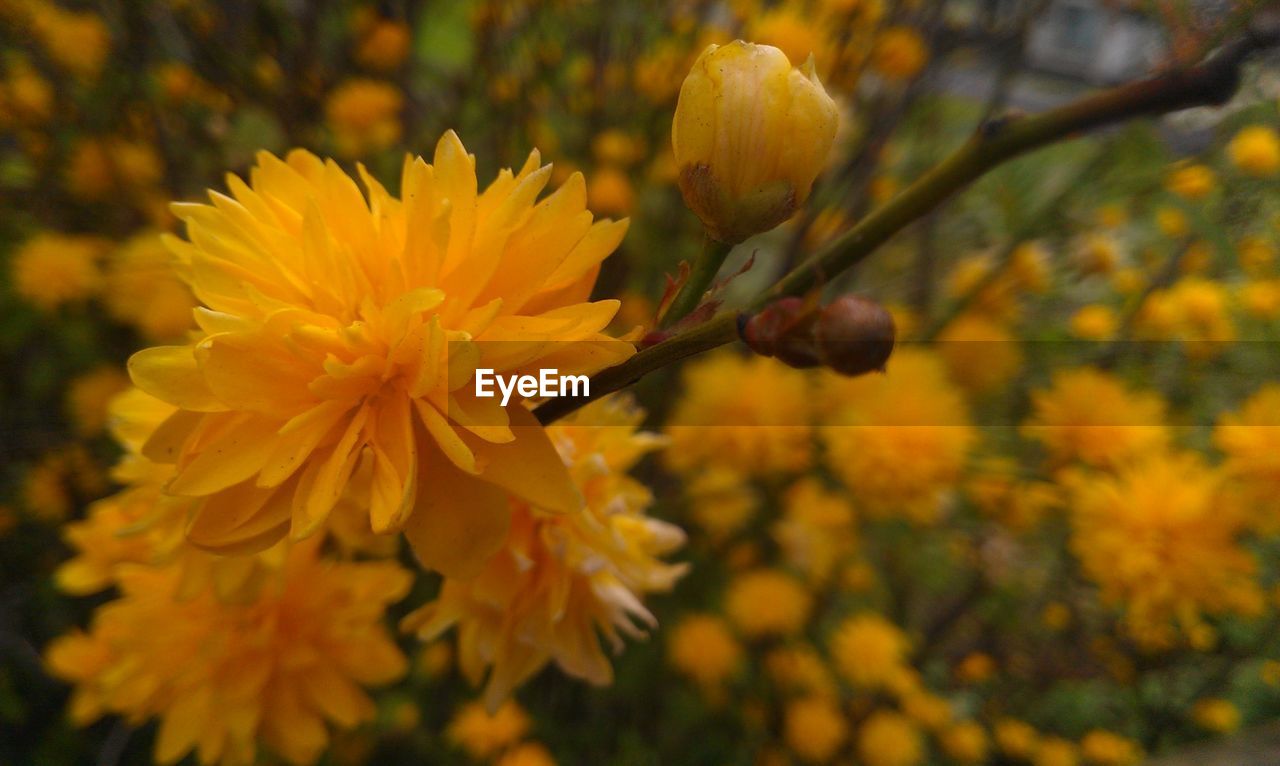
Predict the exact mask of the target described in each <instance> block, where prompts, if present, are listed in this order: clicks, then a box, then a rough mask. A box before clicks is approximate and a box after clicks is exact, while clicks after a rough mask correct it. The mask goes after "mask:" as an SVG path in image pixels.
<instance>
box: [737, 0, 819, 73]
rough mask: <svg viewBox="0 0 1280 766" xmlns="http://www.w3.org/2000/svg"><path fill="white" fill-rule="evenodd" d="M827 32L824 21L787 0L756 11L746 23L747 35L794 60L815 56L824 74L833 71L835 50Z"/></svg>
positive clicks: (815, 62)
mask: <svg viewBox="0 0 1280 766" xmlns="http://www.w3.org/2000/svg"><path fill="white" fill-rule="evenodd" d="M824 32H825V28H824V26H823V25H822V24H815V23H814V20H813V19H810V18H805V17H804V16H803V15H801V14H800V13H798V12H797V10H796V9H795V8H794V7H791V6H788V5H785V4H784V5H778V6H775V7H774V8H772V9H770V10H768V11H766V12H762V13H759V14H756V15H755V16H754V18H752V19H751V22H750V24H749V25H748V27H747V36H748V37H750V38H751V39H752V40H754V41H756V42H757V43H760V44H763V45H771V46H773V47H775V48H777V49H779V50H781V51H782V52H783V53H784V54H785V55H786V57H787V59H789V60H791V61H805V60H807V59H808V58H809V57H810V56H813V58H814V64H815V65H816V70H817V71H818V72H820V73H821V74H822V75H823V76H825V75H826V74H828V73H829V72H830V71H831V64H832V63H833V61H832V59H833V57H834V54H835V51H834V50H833V46H832V45H831V43H830V42H829V41H828V40H827V37H826V35H825V33H824Z"/></svg>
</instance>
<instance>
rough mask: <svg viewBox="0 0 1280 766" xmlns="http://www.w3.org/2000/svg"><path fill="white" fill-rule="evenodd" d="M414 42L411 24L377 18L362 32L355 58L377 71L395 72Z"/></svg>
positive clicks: (364, 65)
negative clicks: (410, 28)
mask: <svg viewBox="0 0 1280 766" xmlns="http://www.w3.org/2000/svg"><path fill="white" fill-rule="evenodd" d="M412 42H413V36H412V33H411V32H410V30H409V25H408V24H405V23H404V22H403V21H394V20H392V19H376V20H374V21H373V22H372V23H370V24H368V26H366V27H365V29H364V30H362V31H361V33H360V39H359V42H357V44H356V49H355V60H356V63H358V64H360V66H362V67H364V68H366V69H371V70H373V71H375V72H383V73H387V72H394V71H395V70H397V69H399V68H400V65H401V64H403V63H404V60H405V58H407V57H408V55H409V46H410V45H411V44H412Z"/></svg>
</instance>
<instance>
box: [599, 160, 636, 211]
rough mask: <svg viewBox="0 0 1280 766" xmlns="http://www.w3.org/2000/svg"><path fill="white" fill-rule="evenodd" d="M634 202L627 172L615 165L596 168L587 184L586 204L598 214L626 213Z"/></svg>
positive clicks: (634, 196) (634, 195)
mask: <svg viewBox="0 0 1280 766" xmlns="http://www.w3.org/2000/svg"><path fill="white" fill-rule="evenodd" d="M635 204H636V193H635V190H634V189H633V188H632V186H631V180H630V179H629V178H627V174H626V173H624V172H623V171H621V170H619V169H617V168H615V167H609V166H605V167H601V168H597V169H596V171H595V172H594V173H592V174H591V182H590V183H589V184H588V185H587V206H588V207H590V208H591V211H592V212H594V213H597V214H599V215H626V214H627V213H630V212H631V209H632V208H633V207H635Z"/></svg>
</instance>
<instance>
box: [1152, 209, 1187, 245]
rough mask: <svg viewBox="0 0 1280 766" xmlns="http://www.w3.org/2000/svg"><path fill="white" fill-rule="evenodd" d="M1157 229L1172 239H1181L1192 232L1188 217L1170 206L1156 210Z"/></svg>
mask: <svg viewBox="0 0 1280 766" xmlns="http://www.w3.org/2000/svg"><path fill="white" fill-rule="evenodd" d="M1156 227H1157V228H1159V229H1160V233H1162V234H1164V235H1165V236H1166V237H1169V238H1171V239H1181V238H1182V237H1185V236H1187V234H1188V233H1189V232H1190V231H1191V225H1190V224H1188V223H1187V216H1186V215H1185V214H1183V212H1182V211H1181V210H1179V209H1178V208H1176V207H1173V206H1170V205H1162V206H1161V207H1159V208H1156Z"/></svg>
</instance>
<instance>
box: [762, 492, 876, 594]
mask: <svg viewBox="0 0 1280 766" xmlns="http://www.w3.org/2000/svg"><path fill="white" fill-rule="evenodd" d="M856 535H857V533H856V530H855V527H854V513H853V506H852V504H851V503H850V501H849V498H848V497H846V496H845V495H844V494H843V493H839V492H834V491H831V490H828V489H826V488H825V487H824V486H823V485H822V482H821V481H820V480H818V479H817V478H816V477H806V478H803V479H801V480H799V481H797V482H796V483H795V484H793V485H792V486H791V488H790V489H788V490H787V493H786V495H785V496H784V498H783V517H782V519H781V520H780V521H778V522H777V523H776V524H774V526H773V537H774V539H775V540H777V541H778V545H779V546H780V547H781V549H782V555H783V558H784V559H785V560H786V561H787V563H788V564H790V565H791V566H793V567H795V568H796V569H798V570H799V571H801V572H803V573H804V575H805V576H806V577H808V578H809V580H810V581H811V582H813V583H822V582H825V581H827V580H828V579H829V578H830V577H831V575H832V574H833V573H834V571H835V568H836V565H837V564H839V563H840V562H841V561H844V560H846V559H847V558H848V556H849V554H850V553H851V552H852V551H853V550H854V547H855V545H856V542H857V536H856Z"/></svg>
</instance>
